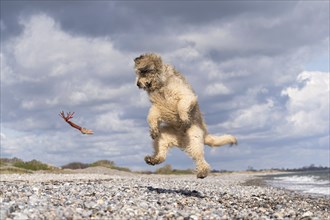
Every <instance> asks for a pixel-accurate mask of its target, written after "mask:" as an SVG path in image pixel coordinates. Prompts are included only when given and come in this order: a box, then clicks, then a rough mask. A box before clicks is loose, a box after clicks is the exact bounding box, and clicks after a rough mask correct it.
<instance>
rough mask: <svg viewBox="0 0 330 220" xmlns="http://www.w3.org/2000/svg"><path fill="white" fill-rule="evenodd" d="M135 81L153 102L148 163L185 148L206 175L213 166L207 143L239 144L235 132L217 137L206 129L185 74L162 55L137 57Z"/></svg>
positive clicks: (156, 162) (146, 159) (150, 163)
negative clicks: (151, 148) (173, 149)
mask: <svg viewBox="0 0 330 220" xmlns="http://www.w3.org/2000/svg"><path fill="white" fill-rule="evenodd" d="M134 62H135V72H136V76H137V80H136V84H137V86H138V87H139V88H140V89H143V90H145V91H146V92H147V93H148V95H149V99H150V101H151V103H152V105H151V108H150V110H149V114H148V123H149V127H150V135H151V137H152V139H153V146H154V154H153V155H152V156H146V157H145V159H144V160H145V161H146V163H147V164H149V165H155V164H160V163H162V162H163V161H164V160H165V158H166V154H167V151H168V149H169V148H170V147H173V146H177V147H179V148H180V149H182V150H184V151H185V152H186V153H187V154H188V155H189V156H190V157H192V159H193V160H194V161H195V163H196V171H197V177H198V178H205V177H206V176H207V175H208V173H209V171H210V166H209V164H208V163H207V162H206V161H205V159H204V144H207V145H209V146H212V147H214V146H222V145H225V144H230V145H232V144H237V140H236V138H235V137H234V136H232V135H223V136H214V135H211V134H209V133H208V132H207V127H206V124H205V122H204V119H203V116H202V113H201V111H200V109H199V105H198V102H197V96H196V95H195V93H194V91H193V89H192V87H191V85H190V84H189V83H188V82H187V80H186V79H185V78H184V76H183V75H181V74H180V73H179V72H178V71H177V70H175V69H174V67H172V66H171V65H168V64H164V63H163V62H162V59H161V57H160V56H159V55H157V54H153V53H149V54H143V55H141V56H139V57H137V58H135V59H134Z"/></svg>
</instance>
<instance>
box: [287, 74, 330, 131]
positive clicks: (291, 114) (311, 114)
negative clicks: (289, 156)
mask: <svg viewBox="0 0 330 220" xmlns="http://www.w3.org/2000/svg"><path fill="white" fill-rule="evenodd" d="M297 83H298V84H302V85H300V86H293V87H288V88H286V89H284V90H283V91H282V95H283V96H287V97H288V98H289V100H288V102H287V104H286V107H287V113H288V115H287V117H286V121H287V126H288V129H286V130H288V131H290V133H291V132H292V133H297V134H299V135H301V136H302V135H306V136H310V135H319V134H329V122H330V121H329V109H330V106H329V98H330V97H329V94H330V91H329V73H325V72H302V73H301V74H299V76H298V78H297Z"/></svg>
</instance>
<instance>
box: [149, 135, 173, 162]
mask: <svg viewBox="0 0 330 220" xmlns="http://www.w3.org/2000/svg"><path fill="white" fill-rule="evenodd" d="M177 145H178V138H177V135H176V131H175V130H174V129H172V128H161V129H160V135H159V137H157V138H156V139H154V143H153V147H154V154H153V155H152V156H146V157H145V158H144V160H145V161H146V163H147V164H149V165H156V164H160V163H162V162H164V161H165V159H166V155H167V151H168V149H169V148H170V147H172V146H177Z"/></svg>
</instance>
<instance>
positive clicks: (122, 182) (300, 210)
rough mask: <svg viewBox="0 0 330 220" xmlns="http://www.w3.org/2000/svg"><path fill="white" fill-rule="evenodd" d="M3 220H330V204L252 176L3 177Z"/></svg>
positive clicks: (0, 194) (0, 189)
mask: <svg viewBox="0 0 330 220" xmlns="http://www.w3.org/2000/svg"><path fill="white" fill-rule="evenodd" d="M0 177H1V178H0V186H1V187H0V204H1V211H0V219H6V218H8V219H31V218H32V219H61V218H65V219H82V218H83V219H86V218H87V219H109V218H112V219H127V218H130V219H275V218H276V219H297V218H298V219H329V218H330V215H329V214H328V212H329V205H330V200H329V199H327V198H315V197H312V196H308V195H301V194H299V193H295V192H291V191H288V190H283V189H278V188H274V187H271V186H269V185H267V184H265V183H264V182H263V180H262V177H259V176H258V175H251V174H237V173H235V174H222V175H210V176H209V177H207V178H205V179H203V180H200V179H196V176H194V175H180V176H177V175H145V174H133V175H125V173H116V174H110V173H108V174H104V173H102V172H100V173H94V174H91V173H76V174H42V173H35V174H1V175H0Z"/></svg>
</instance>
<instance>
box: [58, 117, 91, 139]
mask: <svg viewBox="0 0 330 220" xmlns="http://www.w3.org/2000/svg"><path fill="white" fill-rule="evenodd" d="M73 115H74V112H68V113H66V115H65V114H64V111H61V112H60V114H59V116H60V117H61V118H63V119H64V121H65V122H66V123H68V124H69V125H71V126H72V127H73V128H75V129H78V130H79V131H80V132H81V133H83V134H94V132H93V131H92V130H90V129H86V128H83V127H80V126H79V125H77V124H75V123H73V122H72V121H70V119H72V118H73Z"/></svg>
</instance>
